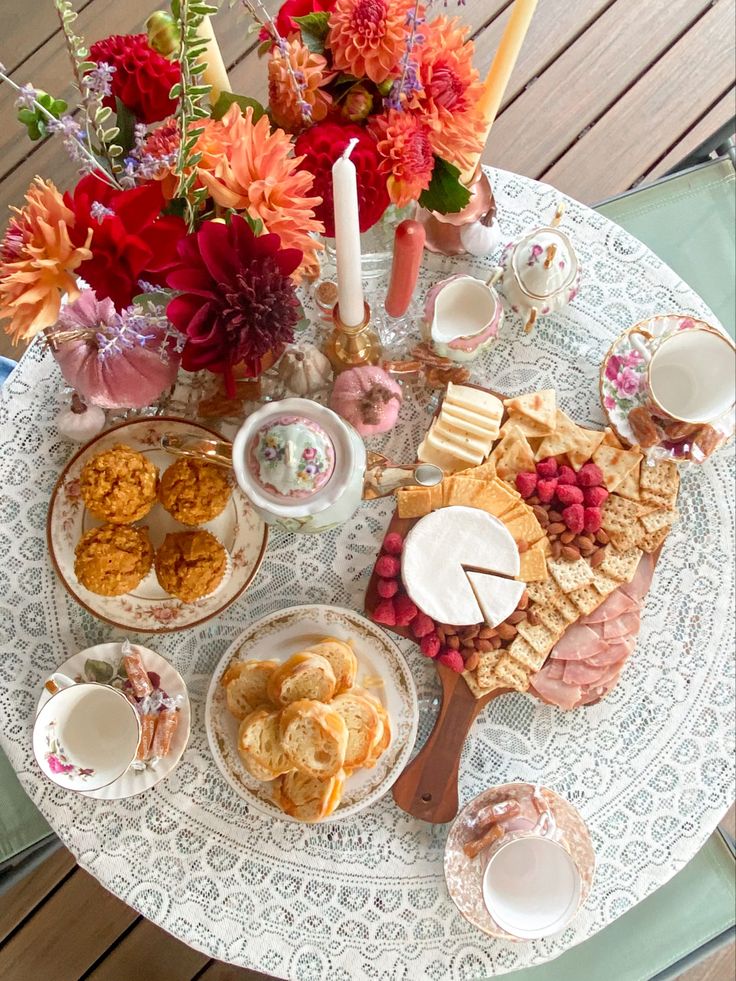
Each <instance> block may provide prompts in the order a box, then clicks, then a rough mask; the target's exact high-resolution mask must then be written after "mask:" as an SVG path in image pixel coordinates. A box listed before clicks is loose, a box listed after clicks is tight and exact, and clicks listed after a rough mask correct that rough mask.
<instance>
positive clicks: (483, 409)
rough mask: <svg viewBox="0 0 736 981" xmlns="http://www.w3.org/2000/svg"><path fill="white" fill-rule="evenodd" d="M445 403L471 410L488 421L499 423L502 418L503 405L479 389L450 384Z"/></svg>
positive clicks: (494, 397) (488, 393)
mask: <svg viewBox="0 0 736 981" xmlns="http://www.w3.org/2000/svg"><path fill="white" fill-rule="evenodd" d="M445 401H446V402H448V403H449V404H450V405H457V406H460V407H461V408H464V409H471V410H474V411H476V412H479V413H480V414H481V415H485V416H487V417H488V418H490V419H497V420H498V421H499V422H500V421H501V417H502V416H503V403H502V402H501V400H500V399H497V398H496V396H495V395H491V393H490V392H483V391H481V390H480V389H479V388H469V387H468V386H467V385H455V384H453V382H450V383H449V385H448V386H447V395H446V396H445Z"/></svg>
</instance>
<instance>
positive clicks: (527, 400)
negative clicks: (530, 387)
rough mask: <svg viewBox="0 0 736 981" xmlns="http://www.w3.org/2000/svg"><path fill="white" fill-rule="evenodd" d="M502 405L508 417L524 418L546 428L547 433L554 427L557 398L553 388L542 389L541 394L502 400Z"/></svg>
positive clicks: (531, 393)
mask: <svg viewBox="0 0 736 981" xmlns="http://www.w3.org/2000/svg"><path fill="white" fill-rule="evenodd" d="M503 404H504V405H505V406H506V409H507V411H508V414H509V415H510V416H525V417H526V418H527V419H531V420H532V422H536V423H537V424H538V425H540V426H543V427H546V428H547V432H552V430H553V429H554V427H555V422H556V418H555V413H556V411H557V398H556V396H555V390H554V388H544V389H542V391H541V392H528V393H527V394H526V395H517V396H516V398H513V399H504V403H503Z"/></svg>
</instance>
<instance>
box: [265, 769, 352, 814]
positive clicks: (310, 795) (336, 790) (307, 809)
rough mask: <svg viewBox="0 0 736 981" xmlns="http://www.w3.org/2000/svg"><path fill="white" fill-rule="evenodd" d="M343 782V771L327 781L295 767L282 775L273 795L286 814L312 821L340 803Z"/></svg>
mask: <svg viewBox="0 0 736 981" xmlns="http://www.w3.org/2000/svg"><path fill="white" fill-rule="evenodd" d="M344 783H345V773H344V772H343V771H342V770H338V772H337V773H336V774H335V776H334V777H328V778H327V779H326V780H317V779H316V778H315V777H310V776H308V775H307V774H306V773H300V772H299V771H298V770H294V771H292V772H291V773H286V774H285V775H284V776H283V777H281V779H280V781H279V783H278V785H277V788H276V791H275V793H274V797H275V800H276V803H277V804H278V805H279V807H280V808H281V810H282V811H284V812H285V813H286V814H290V815H291V816H292V817H295V818H297V819H298V820H299V821H306V822H307V823H310V824H311V823H314V822H315V821H322V820H323V819H324V818H326V817H329V815H330V814H332V812H333V811H334V810H335V808H336V807H337V805H338V804H339V803H340V798H341V797H342V789H343V785H344Z"/></svg>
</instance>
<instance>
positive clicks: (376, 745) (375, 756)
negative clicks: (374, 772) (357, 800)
mask: <svg viewBox="0 0 736 981" xmlns="http://www.w3.org/2000/svg"><path fill="white" fill-rule="evenodd" d="M354 691H355V694H356V695H362V696H363V698H365V699H366V700H367V701H368V702H370V704H371V705H372V706H373V707H374V708H375V710H376V712H377V713H378V720H379V726H378V729H377V731H376V737H375V739H374V741H373V745H372V746H371V750H370V753H369V754H368V756H367V758H366V761H365V763H364V764H363V766H366V767H374V766H375V765H376V763H377V762H378V760H379V758H380V757H381V755H382V754H383V753H384V752H385V751H386V750H387V749H388V747H389V744H390V743H391V723H390V722H389V717H388V712H387V711H386V707H385V706H384V704H383V702H382V701H381V700H380V699H379V698H376V696H375V695H371V693H370V692H368V691H364V690H363V689H362V688H356V689H354Z"/></svg>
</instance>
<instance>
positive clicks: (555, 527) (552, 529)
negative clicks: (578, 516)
mask: <svg viewBox="0 0 736 981" xmlns="http://www.w3.org/2000/svg"><path fill="white" fill-rule="evenodd" d="M566 531H567V525H566V524H565V523H564V521H553V522H552V524H550V525H549V526H548V528H547V534H548V535H562V534H563V533H564V532H566Z"/></svg>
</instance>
